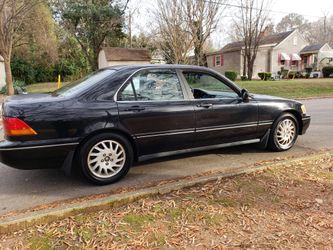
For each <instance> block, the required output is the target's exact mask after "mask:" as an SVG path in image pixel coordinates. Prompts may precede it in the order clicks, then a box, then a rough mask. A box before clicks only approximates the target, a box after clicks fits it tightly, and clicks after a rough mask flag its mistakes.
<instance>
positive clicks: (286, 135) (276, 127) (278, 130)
mask: <svg viewBox="0 0 333 250" xmlns="http://www.w3.org/2000/svg"><path fill="white" fill-rule="evenodd" d="M297 136H298V122H297V119H296V118H295V116H294V115H292V114H289V113H286V114H283V115H281V116H280V117H279V118H278V119H277V120H276V121H275V122H274V124H273V129H272V131H271V134H270V138H269V142H268V146H269V148H270V149H272V150H274V151H286V150H289V149H290V148H292V147H293V146H294V144H295V142H296V139H297Z"/></svg>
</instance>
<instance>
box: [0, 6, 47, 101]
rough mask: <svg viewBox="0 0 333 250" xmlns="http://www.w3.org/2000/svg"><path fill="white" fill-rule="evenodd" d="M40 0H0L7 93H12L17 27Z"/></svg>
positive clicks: (0, 51)
mask: <svg viewBox="0 0 333 250" xmlns="http://www.w3.org/2000/svg"><path fill="white" fill-rule="evenodd" d="M40 2H41V1H40V0H0V54H1V55H2V57H3V58H4V63H5V71H6V85H7V94H8V95H13V94H14V87H13V77H12V71H11V67H10V62H11V56H12V50H13V45H14V43H15V39H16V35H17V34H18V31H19V29H20V28H21V26H22V25H23V23H24V22H25V21H26V18H27V17H28V16H29V14H30V12H31V11H32V10H33V8H34V7H35V6H36V5H37V4H39V3H40Z"/></svg>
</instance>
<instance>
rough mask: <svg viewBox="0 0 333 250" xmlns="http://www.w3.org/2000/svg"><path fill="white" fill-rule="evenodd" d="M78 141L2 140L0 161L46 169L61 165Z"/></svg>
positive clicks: (19, 166)
mask: <svg viewBox="0 0 333 250" xmlns="http://www.w3.org/2000/svg"><path fill="white" fill-rule="evenodd" d="M77 145H78V143H73V142H72V143H68V142H67V143H58V144H41V145H36V144H35V143H22V142H11V141H3V142H1V143H0V162H2V163H4V164H5V165H7V166H10V167H13V168H18V169H44V168H45V169H47V168H60V167H62V166H63V164H64V162H65V159H66V157H67V155H69V153H71V152H73V151H75V149H76V147H77Z"/></svg>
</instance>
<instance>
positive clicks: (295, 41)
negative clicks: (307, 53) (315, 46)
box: [294, 36, 297, 46]
mask: <svg viewBox="0 0 333 250" xmlns="http://www.w3.org/2000/svg"><path fill="white" fill-rule="evenodd" d="M294 45H295V46H296V45H297V36H295V37H294Z"/></svg>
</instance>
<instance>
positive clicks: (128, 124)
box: [117, 68, 195, 155]
mask: <svg viewBox="0 0 333 250" xmlns="http://www.w3.org/2000/svg"><path fill="white" fill-rule="evenodd" d="M184 93H185V92H184V91H183V85H182V84H181V82H180V80H179V77H178V73H177V71H176V70H174V69H165V68H164V69H156V68H154V69H144V70H140V71H138V72H137V73H135V74H134V75H133V76H132V77H131V78H130V79H129V80H128V81H127V82H126V84H125V85H124V86H123V87H122V88H121V90H120V91H119V93H118V96H117V98H118V100H117V105H118V110H119V121H120V126H121V127H122V128H123V129H124V130H126V131H128V132H129V133H130V134H131V135H132V136H133V137H134V138H135V139H136V141H137V143H138V146H139V147H138V150H139V152H138V154H139V155H148V154H155V153H163V152H167V151H174V150H178V149H185V148H189V147H191V146H192V145H193V140H194V132H195V128H194V127H195V115H194V108H193V105H192V102H191V100H188V99H187V98H186V99H185V97H184Z"/></svg>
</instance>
